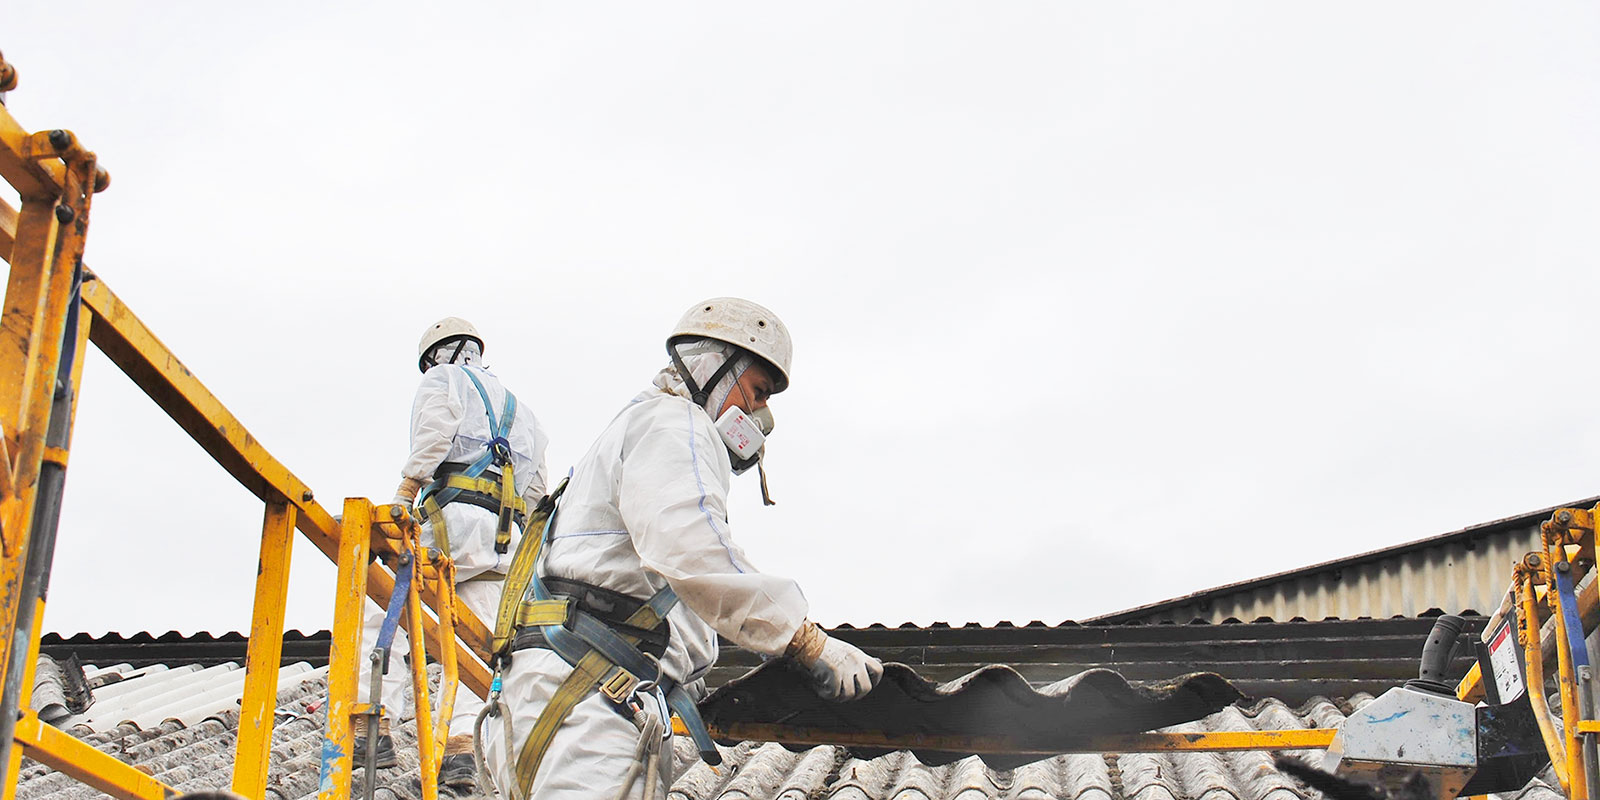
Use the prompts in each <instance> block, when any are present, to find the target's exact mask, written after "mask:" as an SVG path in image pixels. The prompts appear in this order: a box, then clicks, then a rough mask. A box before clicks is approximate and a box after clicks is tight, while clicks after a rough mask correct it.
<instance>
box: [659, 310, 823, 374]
mask: <svg viewBox="0 0 1600 800" xmlns="http://www.w3.org/2000/svg"><path fill="white" fill-rule="evenodd" d="M688 339H714V340H716V341H719V342H727V343H728V344H731V345H735V346H738V347H740V348H743V349H745V350H747V351H749V352H750V353H752V354H754V355H755V356H756V357H758V358H760V359H761V360H763V361H765V362H767V364H768V365H770V366H771V367H772V368H773V371H774V372H775V373H776V374H775V375H774V376H773V378H774V381H775V385H774V386H773V388H772V393H773V394H777V393H778V392H781V391H783V390H784V389H787V388H789V364H790V362H791V361H792V360H793V358H794V342H793V341H791V340H790V339H789V329H788V328H787V327H785V326H784V324H783V320H780V319H778V317H777V315H776V314H773V313H772V312H771V311H768V310H767V309H766V308H763V307H762V306H759V305H756V304H755V303H752V302H750V301H749V300H744V299H741V298H738V297H713V298H711V299H710V300H707V301H705V302H703V303H697V304H695V305H694V306H693V307H691V308H690V309H689V310H688V311H686V312H684V314H683V318H682V319H680V320H678V324H677V325H676V326H675V327H673V329H672V333H671V334H670V335H668V336H667V349H668V350H669V351H670V350H671V349H672V346H673V345H675V344H677V343H679V342H682V341H685V340H688Z"/></svg>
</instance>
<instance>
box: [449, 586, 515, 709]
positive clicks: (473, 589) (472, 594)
mask: <svg viewBox="0 0 1600 800" xmlns="http://www.w3.org/2000/svg"><path fill="white" fill-rule="evenodd" d="M503 588H505V581H490V580H471V581H465V582H463V583H458V584H456V597H457V598H459V599H460V601H461V603H462V604H463V605H465V606H466V607H467V608H470V609H472V613H473V614H475V615H477V617H478V621H479V622H482V623H483V625H484V627H486V628H488V629H489V631H490V633H493V632H494V618H495V616H496V615H497V614H499V613H500V590H501V589H503ZM482 708H483V700H481V699H479V698H478V696H477V695H475V694H473V693H472V690H471V689H469V688H467V685H466V684H464V683H462V684H458V685H457V687H456V707H455V713H453V714H451V716H450V735H451V736H460V735H462V734H469V735H470V734H471V733H472V723H473V722H474V721H476V720H477V718H478V711H479V710H480V709H482Z"/></svg>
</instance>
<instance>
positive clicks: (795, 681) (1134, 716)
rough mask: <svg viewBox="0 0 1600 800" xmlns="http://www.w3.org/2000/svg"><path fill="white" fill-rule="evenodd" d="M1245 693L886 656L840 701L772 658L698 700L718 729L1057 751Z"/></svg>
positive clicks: (1188, 715) (1215, 683)
mask: <svg viewBox="0 0 1600 800" xmlns="http://www.w3.org/2000/svg"><path fill="white" fill-rule="evenodd" d="M1242 698H1243V695H1241V694H1240V693H1239V691H1238V690H1237V689H1235V688H1233V686H1231V685H1230V684H1229V683H1228V682H1227V681H1226V680H1223V679H1222V678H1221V677H1219V676H1217V675H1215V674H1211V673H1195V674H1191V675H1185V676H1183V677H1181V678H1178V679H1175V680H1171V681H1161V682H1153V683H1147V684H1140V685H1137V686H1136V685H1133V684H1130V683H1129V682H1128V681H1127V680H1125V679H1124V678H1123V677H1122V676H1121V675H1119V674H1117V673H1116V672H1113V671H1111V670H1108V669H1092V670H1088V671H1086V672H1080V673H1078V674H1077V675H1073V676H1072V677H1070V678H1067V679H1065V680H1060V681H1056V682H1055V683H1052V684H1050V685H1048V686H1045V687H1043V688H1041V689H1038V690H1035V689H1034V688H1033V687H1032V686H1030V685H1029V683H1028V681H1027V679H1026V678H1024V677H1023V676H1022V675H1021V674H1019V673H1018V672H1017V671H1016V670H1013V669H1011V668H1010V667H1006V666H988V667H984V668H982V669H979V670H977V671H975V672H971V673H968V674H967V675H964V676H962V677H961V678H958V679H956V680H953V681H950V682H948V683H943V684H937V683H934V682H932V681H928V680H925V679H923V678H922V677H920V676H918V675H917V673H916V672H915V671H914V670H912V669H911V668H910V667H908V666H906V665H905V664H896V663H889V664H885V665H884V675H883V682H882V683H880V684H879V685H878V687H877V688H876V689H874V690H872V692H871V693H870V694H868V695H867V696H865V697H863V698H862V699H860V700H857V701H855V702H851V703H836V702H830V701H827V700H823V699H822V698H820V697H818V696H817V693H816V691H815V690H813V689H812V687H811V682H810V681H809V679H808V678H807V676H806V675H805V674H804V673H802V672H801V671H799V670H797V669H794V668H792V667H791V666H790V665H789V663H788V662H782V661H774V662H770V663H768V664H766V665H765V666H762V667H760V668H758V669H756V670H755V671H753V672H751V673H750V674H748V675H745V676H743V677H741V678H738V679H735V680H733V681H731V682H729V683H728V684H727V685H725V686H723V687H722V688H720V689H718V690H717V691H716V692H714V693H712V695H711V696H710V697H708V698H706V700H705V702H703V703H701V713H702V714H703V715H705V718H706V722H707V724H709V725H712V726H713V727H714V728H722V729H725V730H738V728H737V727H735V726H737V725H739V724H746V725H749V724H756V725H772V726H777V727H778V729H779V730H780V731H789V732H792V733H798V732H801V731H804V732H806V733H807V735H808V736H809V737H811V738H810V741H849V739H847V738H842V737H841V736H840V735H841V734H859V733H863V732H870V733H871V734H872V735H874V736H883V737H886V738H887V739H888V740H891V741H892V740H896V739H901V738H906V739H909V738H911V737H923V738H924V739H925V740H930V741H938V740H941V739H942V740H944V741H946V742H949V743H950V744H951V745H955V744H957V743H958V740H961V739H970V738H972V737H985V738H993V739H996V740H1001V741H1003V742H1004V743H1005V744H1006V745H1014V746H1015V747H1016V752H1041V751H1056V752H1061V751H1066V750H1070V749H1072V747H1071V745H1072V743H1073V741H1074V740H1078V739H1081V737H1083V736H1085V735H1087V734H1093V733H1138V732H1140V731H1147V730H1152V729H1155V728H1163V727H1166V726H1169V725H1175V724H1178V723H1181V722H1188V721H1191V720H1196V719H1199V718H1201V717H1204V716H1206V715H1208V714H1211V713H1214V712H1216V711H1218V710H1220V709H1222V708H1223V707H1225V706H1227V705H1229V704H1231V703H1233V702H1235V701H1237V700H1240V699H1242ZM777 735H778V736H782V735H783V734H782V733H781V732H780V733H778V734H777ZM780 741H782V739H780ZM788 741H798V742H805V741H807V739H806V738H798V737H797V738H795V739H790V740H788ZM888 752H889V748H873V747H852V748H851V754H852V755H854V756H857V757H860V758H876V757H878V756H881V755H885V754H887V753H888ZM912 752H914V753H915V754H916V756H917V759H918V760H919V761H921V762H922V763H924V764H928V765H931V766H939V765H943V764H948V763H950V762H952V761H957V760H959V759H962V758H965V757H967V756H969V755H972V752H971V751H970V750H968V751H962V750H955V749H950V750H946V749H936V748H934V747H921V748H916V749H914V750H913V751H912ZM982 759H983V761H984V762H985V763H987V764H988V765H989V766H991V767H994V768H996V769H1012V768H1014V767H1017V766H1021V765H1022V764H1026V763H1029V762H1031V761H1038V760H1040V758H1039V757H1038V756H1031V757H1030V756H1017V755H1009V754H1008V755H983V756H982Z"/></svg>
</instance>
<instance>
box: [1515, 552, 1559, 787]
mask: <svg viewBox="0 0 1600 800" xmlns="http://www.w3.org/2000/svg"><path fill="white" fill-rule="evenodd" d="M1530 561H1531V562H1532V563H1529V562H1530ZM1542 561H1543V557H1542V556H1540V555H1539V554H1537V553H1529V554H1528V555H1527V556H1525V557H1524V558H1523V563H1521V564H1518V565H1517V567H1516V581H1517V595H1518V597H1520V598H1521V601H1522V602H1521V604H1520V605H1519V606H1518V613H1517V641H1518V643H1519V644H1521V645H1522V650H1523V654H1524V655H1525V656H1526V659H1525V661H1526V662H1527V666H1526V669H1527V673H1528V674H1527V678H1528V687H1527V692H1528V705H1530V706H1532V707H1533V717H1534V719H1535V720H1537V721H1538V723H1539V736H1540V738H1542V739H1544V746H1545V749H1546V750H1548V751H1549V753H1550V767H1551V769H1553V770H1554V771H1555V773H1556V778H1558V779H1559V780H1560V782H1561V791H1562V793H1563V794H1567V785H1568V779H1567V763H1566V762H1567V758H1566V747H1565V743H1564V742H1563V741H1562V740H1561V737H1560V736H1558V735H1557V734H1556V727H1555V723H1554V722H1552V721H1551V719H1550V707H1549V705H1548V704H1547V703H1546V701H1545V697H1544V649H1543V643H1542V642H1541V640H1540V636H1539V629H1540V622H1539V602H1538V600H1537V599H1536V598H1535V597H1534V592H1533V574H1532V571H1533V570H1537V569H1540V568H1541V566H1542V563H1541V562H1542ZM1567 796H1568V797H1571V796H1572V795H1570V794H1567Z"/></svg>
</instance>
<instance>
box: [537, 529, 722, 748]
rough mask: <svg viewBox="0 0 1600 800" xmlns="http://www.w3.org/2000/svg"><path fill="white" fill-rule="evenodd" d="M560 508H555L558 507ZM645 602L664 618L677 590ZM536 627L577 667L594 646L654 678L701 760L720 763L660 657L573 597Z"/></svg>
mask: <svg viewBox="0 0 1600 800" xmlns="http://www.w3.org/2000/svg"><path fill="white" fill-rule="evenodd" d="M557 513H559V508H558V512H557ZM556 516H557V514H556V513H552V514H551V515H550V517H549V519H547V520H546V521H545V526H544V531H543V533H542V534H541V536H540V540H541V542H542V543H543V544H546V545H548V544H549V541H550V536H551V534H552V532H553V531H554V530H555V518H556ZM547 552H549V548H548V547H542V548H540V552H539V556H538V560H537V562H536V565H535V567H534V570H533V574H532V575H531V576H530V578H529V581H528V590H527V591H529V592H531V593H532V594H533V597H534V599H535V600H550V599H552V596H551V594H550V589H549V587H547V586H545V584H544V581H543V580H542V579H541V578H540V577H539V576H540V573H542V572H543V571H544V557H545V554H546V553H547ZM645 605H646V606H647V607H649V608H650V609H651V611H653V612H654V613H655V615H656V617H657V618H658V619H662V620H665V619H666V618H667V614H668V613H669V612H671V611H672V609H673V608H674V607H676V606H677V605H678V594H677V593H676V592H674V591H673V590H672V587H671V586H664V587H662V588H661V591H658V592H656V593H655V594H654V595H651V597H650V599H649V600H646V601H645ZM539 631H540V633H542V634H544V639H545V642H546V643H548V644H549V645H550V649H551V650H554V651H555V652H556V654H557V655H559V656H561V660H563V661H565V662H567V663H568V664H570V665H572V666H574V667H576V666H577V664H578V661H579V659H582V658H583V657H584V656H585V655H587V654H588V653H589V651H591V650H593V651H595V652H597V653H599V654H600V655H602V656H604V657H605V658H606V659H607V660H608V661H610V662H611V663H613V664H615V665H616V666H618V667H621V668H622V669H624V670H627V671H628V672H630V673H632V674H633V675H634V677H636V678H638V679H639V681H640V682H641V683H651V684H655V685H656V686H657V687H658V688H659V689H661V690H662V692H663V693H664V694H665V695H666V700H667V706H668V707H669V708H671V709H672V711H673V712H674V713H676V714H677V715H678V718H679V719H681V720H683V726H684V727H685V728H687V729H688V730H689V736H690V738H692V739H694V744H695V749H696V750H699V751H700V758H701V760H703V761H705V762H706V763H707V764H711V765H713V766H715V765H717V764H721V763H722V754H721V753H720V752H718V751H717V745H716V742H714V741H712V739H711V732H710V731H709V730H707V729H706V723H705V720H704V719H702V718H701V717H700V709H699V708H698V707H697V706H696V705H695V704H694V700H693V698H691V697H689V693H688V692H686V691H684V689H683V687H682V686H680V685H678V683H677V682H676V681H673V680H671V679H670V678H667V677H665V676H663V675H662V674H661V669H660V663H659V662H657V661H656V660H655V659H653V658H650V657H649V656H646V655H645V654H644V653H642V652H640V651H639V649H638V648H637V647H635V646H634V645H633V644H632V643H631V642H629V641H628V640H627V639H625V638H623V636H622V634H619V633H617V632H616V631H615V630H612V629H611V627H610V626H608V625H606V624H605V623H604V622H602V621H601V620H600V619H598V618H596V617H595V616H593V615H592V614H589V613H588V612H586V611H584V610H583V609H581V608H578V607H577V604H576V603H574V604H573V605H572V606H571V607H570V609H569V613H568V617H567V622H566V624H565V625H541V626H539Z"/></svg>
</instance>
